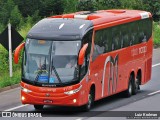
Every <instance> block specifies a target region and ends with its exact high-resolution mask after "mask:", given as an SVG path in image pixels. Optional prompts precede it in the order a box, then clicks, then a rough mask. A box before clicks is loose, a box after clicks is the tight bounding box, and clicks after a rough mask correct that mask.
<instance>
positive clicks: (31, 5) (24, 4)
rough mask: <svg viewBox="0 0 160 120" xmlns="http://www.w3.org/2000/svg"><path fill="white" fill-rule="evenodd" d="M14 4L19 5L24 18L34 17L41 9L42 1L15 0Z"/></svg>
mask: <svg viewBox="0 0 160 120" xmlns="http://www.w3.org/2000/svg"><path fill="white" fill-rule="evenodd" d="M14 2H15V4H16V5H18V8H19V10H20V11H21V13H22V15H23V17H28V16H32V15H33V14H34V13H35V11H37V10H39V9H40V8H41V2H40V0H14Z"/></svg>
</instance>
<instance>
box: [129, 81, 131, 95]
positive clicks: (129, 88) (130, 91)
mask: <svg viewBox="0 0 160 120" xmlns="http://www.w3.org/2000/svg"><path fill="white" fill-rule="evenodd" d="M129 93H130V94H132V85H131V83H130V84H129Z"/></svg>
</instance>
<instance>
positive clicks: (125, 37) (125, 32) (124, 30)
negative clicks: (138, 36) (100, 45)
mask: <svg viewBox="0 0 160 120" xmlns="http://www.w3.org/2000/svg"><path fill="white" fill-rule="evenodd" d="M128 25H129V24H124V25H122V27H121V34H122V38H121V39H122V40H121V48H124V47H128V46H129V45H130V39H129V29H130V27H129V26H128Z"/></svg>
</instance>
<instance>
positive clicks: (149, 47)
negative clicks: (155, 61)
mask: <svg viewBox="0 0 160 120" xmlns="http://www.w3.org/2000/svg"><path fill="white" fill-rule="evenodd" d="M152 52H153V40H152V38H151V39H150V40H149V41H148V43H147V52H146V68H145V71H146V73H145V75H144V76H145V80H144V81H143V82H142V84H145V83H146V82H148V81H149V80H151V73H152Z"/></svg>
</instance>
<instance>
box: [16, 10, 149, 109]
mask: <svg viewBox="0 0 160 120" xmlns="http://www.w3.org/2000/svg"><path fill="white" fill-rule="evenodd" d="M132 12H133V13H134V14H133V16H131V14H130V13H132ZM144 13H145V14H144ZM142 19H147V20H148V19H149V23H150V24H149V25H150V26H149V25H148V26H149V27H150V28H148V32H150V33H148V34H150V35H149V36H146V37H145V38H144V39H145V40H144V41H141V42H140V41H137V40H138V34H139V33H138V32H137V34H136V35H134V36H132V35H131V33H132V31H129V30H128V31H129V32H128V33H127V31H126V33H125V32H124V31H125V29H123V28H125V27H128V26H131V27H134V26H135V25H136V21H140V20H142ZM134 22H135V24H133V25H130V23H134ZM146 23H147V22H146ZM151 23H152V19H151V14H150V13H148V12H144V11H134V10H133V11H131V10H130V11H127V10H126V11H122V10H115V11H114V10H108V11H107V10H101V11H96V12H93V13H92V12H88V11H87V12H77V13H73V14H65V15H60V16H52V17H50V18H45V19H43V20H41V21H39V22H38V23H37V24H35V25H34V26H33V28H32V29H31V30H30V31H29V33H28V35H27V39H26V41H25V43H22V44H21V45H20V46H18V47H17V49H16V51H15V63H18V55H19V53H20V51H21V49H22V48H23V47H24V52H23V63H22V81H21V100H22V103H23V104H32V105H34V107H35V109H42V108H43V106H44V105H58V106H83V107H84V108H85V110H89V109H90V108H91V106H92V104H93V102H94V101H96V100H99V99H101V98H104V97H107V96H110V95H113V94H116V93H119V92H121V91H125V94H127V95H128V96H130V95H131V94H134V93H135V92H136V91H137V90H138V89H139V85H142V84H145V83H146V82H147V81H148V80H150V76H151V58H152V38H151V31H150V30H149V29H151V26H152V25H151ZM123 25H124V26H123ZM127 25H128V26H127ZM144 26H145V23H144ZM116 27H117V28H118V27H119V28H118V29H116ZM128 29H132V28H128ZM135 29H136V30H137V31H138V30H139V29H143V30H144V31H146V29H147V28H141V27H138V25H137V28H135ZM117 30H118V31H117ZM114 32H115V35H114V34H113V33H114ZM123 32H124V35H123ZM116 33H119V36H117V38H116ZM143 34H144V33H143ZM142 36H143V35H142ZM126 40H128V41H126ZM131 40H134V41H131ZM117 41H118V42H117ZM127 55H128V57H127ZM142 59H144V61H147V60H149V61H148V62H149V63H148V64H147V63H141V64H143V65H142V66H144V67H143V68H142V69H141V64H137V66H136V65H135V66H133V67H134V68H133V67H132V68H131V67H128V66H131V65H130V64H133V63H135V64H136V63H138V60H142ZM127 65H128V66H127ZM113 66H114V67H115V68H114V69H113ZM135 67H136V68H135ZM126 68H128V69H126ZM124 69H125V70H127V72H125V73H126V74H124V73H122V72H124V71H125V70H124ZM113 70H114V71H115V72H113ZM132 70H133V71H132ZM137 76H138V77H139V78H138V77H137ZM130 80H133V81H130ZM137 80H138V81H137ZM122 82H123V83H122Z"/></svg>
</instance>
